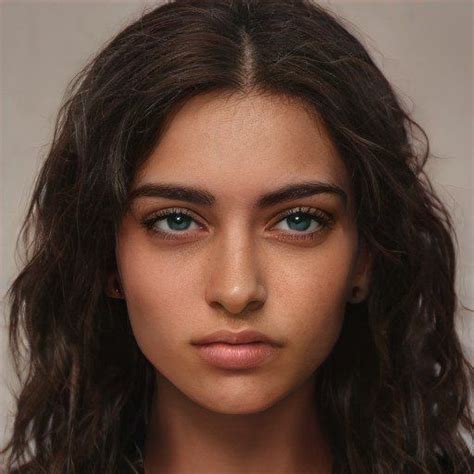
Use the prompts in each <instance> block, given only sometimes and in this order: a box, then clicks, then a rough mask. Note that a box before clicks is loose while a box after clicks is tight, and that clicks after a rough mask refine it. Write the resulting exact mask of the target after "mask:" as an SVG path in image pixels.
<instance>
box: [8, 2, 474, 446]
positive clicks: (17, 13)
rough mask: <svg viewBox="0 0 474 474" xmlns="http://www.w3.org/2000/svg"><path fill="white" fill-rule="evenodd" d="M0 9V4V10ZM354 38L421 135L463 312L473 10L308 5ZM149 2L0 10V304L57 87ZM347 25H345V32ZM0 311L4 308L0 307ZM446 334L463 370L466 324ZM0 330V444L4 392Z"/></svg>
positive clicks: (469, 319) (472, 242) (472, 301)
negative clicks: (443, 209)
mask: <svg viewBox="0 0 474 474" xmlns="http://www.w3.org/2000/svg"><path fill="white" fill-rule="evenodd" d="M0 2H1V0H0ZM320 3H321V4H323V5H326V6H327V5H329V6H330V8H332V9H333V11H335V12H336V13H339V14H340V15H342V16H343V17H344V18H345V19H346V20H347V21H346V22H345V24H346V25H347V26H348V27H349V28H351V29H352V31H353V32H355V33H356V35H357V36H358V37H359V38H361V39H362V40H363V42H364V44H365V45H366V46H367V47H368V48H369V50H370V51H371V52H372V56H373V58H374V60H375V61H376V62H377V64H378V65H379V66H380V67H381V68H382V70H383V71H384V72H385V74H386V76H387V77H388V79H389V80H390V81H391V83H392V84H393V85H394V86H395V89H396V91H397V92H398V93H399V94H400V95H401V97H402V99H403V101H404V103H406V104H407V107H408V109H409V110H410V111H411V112H412V116H413V117H414V118H415V120H417V121H418V123H420V125H422V126H423V127H424V129H425V130H426V132H427V134H428V136H429V138H430V144H431V149H432V152H433V154H434V155H435V157H433V158H431V159H430V160H429V164H428V166H427V169H428V171H429V175H430V177H431V178H432V180H433V182H434V184H435V188H436V189H437V190H438V192H439V194H440V195H441V197H442V198H443V200H444V202H445V203H446V204H447V205H448V207H449V209H450V210H451V212H452V214H453V217H454V222H455V225H456V229H457V233H458V237H459V249H458V274H457V282H456V287H457V290H458V295H459V299H460V301H461V303H463V304H464V305H466V306H468V307H471V308H474V238H473V237H474V230H473V229H474V212H473V209H474V192H473V181H474V174H473V173H474V170H473V128H474V127H473V75H472V63H473V36H472V28H473V4H472V3H471V2H468V1H464V2H457V1H452V0H445V1H441V2H440V1H437V2H432V1H404V2H401V1H399V2H395V1H392V2H389V1H377V2H374V1H372V2H360V1H355V0H353V1H332V2H327V1H326V2H320ZM154 4H157V2H150V1H138V0H137V1H128V2H125V1H108V2H107V1H102V2H97V1H96V2H88V3H86V2H80V1H63V2H39V1H34V0H31V1H15V2H3V3H1V4H0V18H1V63H0V68H1V71H0V91H1V96H0V98H1V109H0V113H1V115H0V120H1V127H0V133H1V134H0V150H1V163H0V186H1V194H0V196H1V204H0V225H1V233H0V271H1V274H0V294H1V295H4V294H5V292H6V290H7V288H8V285H9V284H10V283H11V281H12V280H13V277H14V276H15V274H16V271H17V267H16V264H15V259H14V250H15V240H16V237H17V234H18V232H19V229H20V224H21V221H22V218H23V217H24V213H25V210H26V204H27V202H28V198H29V196H30V192H31V188H32V183H33V179H34V177H35V176H36V173H37V172H38V169H39V167H40V164H41V162H42V160H43V159H44V158H45V155H46V153H47V151H48V147H49V145H50V143H51V139H52V134H53V127H54V122H55V118H56V114H57V111H58V108H59V105H60V102H61V99H62V97H63V93H64V90H65V87H66V84H67V82H68V81H69V80H70V79H71V78H72V77H73V75H74V74H75V73H77V72H78V71H79V70H80V69H81V68H82V66H83V65H84V64H85V62H86V60H87V59H88V58H89V57H90V56H91V55H93V54H94V53H95V52H96V51H98V50H99V49H100V48H101V46H102V45H103V44H104V42H105V41H106V40H108V39H109V38H111V37H112V35H113V34H114V33H116V32H118V31H119V30H120V29H121V28H122V27H124V26H125V25H126V24H127V23H129V22H130V21H132V20H133V19H136V18H137V17H138V16H139V15H140V12H141V10H142V8H143V7H144V6H150V5H154ZM351 23H353V25H351ZM2 304H4V301H2ZM457 316H458V319H457V329H458V332H459V335H460V337H461V342H462V344H463V347H464V349H465V350H466V352H467V354H468V356H469V358H470V359H471V361H473V362H474V324H473V315H472V313H468V312H467V311H460V312H459V314H458V315H457ZM6 337H7V333H6V325H5V322H4V321H3V320H2V326H1V327H0V377H1V379H0V444H2V445H3V443H4V441H5V440H6V435H7V433H8V430H9V426H10V423H11V417H10V418H9V417H8V413H9V412H11V411H12V410H13V398H12V396H11V395H10V388H12V389H14V388H15V387H16V384H15V380H14V377H13V374H12V368H11V363H10V360H9V358H8V354H7V347H6Z"/></svg>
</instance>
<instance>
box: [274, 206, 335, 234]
mask: <svg viewBox="0 0 474 474" xmlns="http://www.w3.org/2000/svg"><path fill="white" fill-rule="evenodd" d="M279 217H282V219H281V220H280V221H278V224H280V223H285V224H286V225H287V226H288V228H289V230H290V231H293V230H295V231H296V233H295V232H290V236H291V237H290V238H291V239H296V240H297V239H314V238H315V237H316V236H317V235H319V234H320V233H321V232H323V231H324V230H326V229H329V228H331V227H332V224H333V218H332V216H330V215H329V214H327V213H325V212H323V211H321V210H319V209H314V208H311V207H298V208H294V209H290V210H289V211H286V212H285V213H283V214H281V215H280V216H279ZM308 230H310V231H309V232H306V231H308ZM284 238H285V237H284Z"/></svg>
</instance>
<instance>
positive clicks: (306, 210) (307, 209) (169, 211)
mask: <svg viewBox="0 0 474 474" xmlns="http://www.w3.org/2000/svg"><path fill="white" fill-rule="evenodd" d="M293 210H295V211H296V210H298V212H301V213H303V214H309V215H312V214H313V213H314V212H316V213H318V212H320V213H322V214H324V215H325V216H326V217H327V218H328V219H332V218H333V216H332V214H331V213H328V212H326V211H324V210H322V209H319V208H316V207H312V206H305V205H294V206H289V207H287V208H285V209H284V210H282V211H280V212H279V213H278V214H277V215H276V216H275V217H274V219H284V218H285V217H286V216H287V214H288V213H289V212H290V211H293ZM183 211H184V212H183ZM180 213H181V214H184V215H188V216H190V217H192V218H193V219H194V220H197V221H198V223H199V224H200V225H202V223H201V220H204V219H203V218H202V217H201V216H200V215H199V214H198V213H196V212H195V211H192V210H191V209H188V208H185V207H170V208H166V209H162V210H160V211H156V212H155V213H151V215H150V217H148V218H147V219H146V220H150V219H153V218H155V217H156V218H164V217H166V216H168V215H173V214H180ZM277 222H279V220H277Z"/></svg>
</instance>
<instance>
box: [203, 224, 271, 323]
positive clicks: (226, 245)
mask: <svg viewBox="0 0 474 474" xmlns="http://www.w3.org/2000/svg"><path fill="white" fill-rule="evenodd" d="M256 251H257V248H256V241H255V240H254V238H253V237H252V234H251V232H250V231H249V230H248V227H246V226H245V225H229V226H228V227H227V230H225V231H224V230H222V232H221V233H220V235H216V238H215V242H214V243H213V248H212V250H211V257H210V258H211V264H210V268H209V271H210V272H211V275H210V278H209V281H208V285H207V288H206V299H207V302H208V303H209V304H210V305H216V304H219V305H220V306H222V307H223V308H225V310H226V311H227V312H230V313H233V314H237V313H241V312H243V311H245V310H246V309H248V307H250V306H252V307H255V306H260V305H261V304H262V303H263V302H264V300H265V290H264V287H263V286H262V281H261V279H262V275H261V274H260V271H259V266H258V259H257V255H256Z"/></svg>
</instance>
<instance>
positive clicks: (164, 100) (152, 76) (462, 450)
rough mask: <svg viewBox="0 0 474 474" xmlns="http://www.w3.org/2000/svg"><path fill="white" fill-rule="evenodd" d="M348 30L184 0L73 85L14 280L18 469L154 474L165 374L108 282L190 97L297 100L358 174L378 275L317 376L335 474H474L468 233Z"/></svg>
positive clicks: (231, 2)
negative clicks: (459, 235) (154, 411)
mask: <svg viewBox="0 0 474 474" xmlns="http://www.w3.org/2000/svg"><path fill="white" fill-rule="evenodd" d="M343 25H344V21H343V20H342V19H339V18H337V17H336V16H335V15H334V14H332V13H331V12H329V11H327V10H326V9H323V8H322V7H321V6H319V5H317V4H315V3H313V2H310V1H309V0H207V1H206V0H179V1H175V2H169V3H166V4H162V5H160V6H157V7H155V8H152V9H151V10H150V11H145V12H143V14H142V15H141V17H140V18H139V19H138V20H137V21H135V22H133V24H130V25H129V26H127V27H126V28H125V29H123V31H121V32H120V33H119V34H117V35H116V36H115V37H114V38H113V39H112V40H111V41H110V42H109V43H108V44H107V45H106V46H105V47H104V48H103V49H102V50H101V51H100V52H99V53H98V54H97V55H96V56H95V57H94V58H93V59H92V60H91V61H90V62H89V63H88V64H87V65H86V66H85V67H84V69H83V70H82V71H81V72H80V73H79V74H78V75H77V76H76V77H75V78H73V80H72V81H71V83H70V84H69V87H68V91H67V96H66V98H65V100H64V102H63V105H62V107H61V109H60V111H59V114H58V118H57V123H56V128H55V134H54V138H53V142H52V144H51V148H50V150H49V153H48V156H47V158H46V160H45V162H44V164H43V166H42V169H41V171H40V173H39V175H38V177H37V180H36V182H35V187H34V190H33V195H32V199H31V204H30V207H29V209H28V213H27V216H26V218H25V222H24V225H23V227H22V230H21V237H22V241H23V245H24V247H25V257H24V262H23V267H22V269H21V271H20V272H19V274H18V275H17V277H16V279H15V280H14V281H13V283H12V285H11V287H10V288H9V291H8V296H9V317H10V345H11V351H12V354H13V357H14V360H15V361H16V370H17V373H18V375H19V377H20V379H21V383H22V387H21V391H20V393H19V396H18V398H17V413H16V416H15V419H14V426H13V432H12V436H11V439H10V440H9V442H8V445H7V446H6V447H5V448H4V450H3V453H4V454H5V453H8V458H7V472H10V471H11V472H15V473H35V474H38V473H47V474H60V473H68V474H75V473H80V474H84V473H93V474H95V473H101V474H108V473H122V472H124V473H125V472H140V471H141V470H142V467H141V462H140V454H141V452H142V449H143V443H144V435H145V424H146V421H147V416H148V415H147V413H148V408H149V404H150V397H151V394H152V391H153V383H154V370H155V369H154V367H152V366H151V364H150V363H149V362H148V361H147V360H146V359H145V357H144V355H143V354H142V353H141V351H140V350H139V348H138V346H137V344H136V341H135V339H134V337H133V334H132V331H131V328H130V325H129V320H128V314H127V310H126V305H125V303H124V301H123V300H117V299H112V298H108V297H107V296H106V295H105V293H104V287H105V283H106V277H107V275H108V273H109V272H110V270H111V269H113V268H114V265H115V261H114V243H115V232H116V230H117V228H118V226H119V224H120V221H121V217H122V216H123V213H124V211H125V210H126V205H127V197H128V192H129V189H130V184H131V180H132V179H133V177H134V174H135V172H136V170H137V169H138V167H139V166H140V165H141V164H142V163H143V162H144V160H146V159H147V157H148V156H149V154H150V152H151V151H152V150H153V148H154V147H155V145H156V143H157V141H158V139H159V137H160V136H161V135H162V133H163V131H164V128H165V126H166V123H167V120H169V118H170V117H171V116H172V114H174V113H176V112H177V111H178V110H179V108H180V106H181V105H183V104H184V103H185V102H186V101H187V100H189V99H190V98H192V97H194V96H196V95H197V94H202V93H205V92H208V91H217V90H218V91H221V92H222V93H227V94H231V93H235V92H240V93H244V94H246V93H250V92H255V93H262V94H276V95H285V96H288V97H292V98H297V99H300V100H301V101H302V102H303V103H304V104H306V105H307V106H308V107H309V108H310V109H311V110H313V112H314V114H315V117H316V116H317V117H318V118H320V119H321V120H323V121H324V123H325V125H326V127H327V130H328V133H329V134H330V137H331V139H332V141H333V143H334V144H335V145H336V147H337V150H338V153H339V154H340V156H341V158H342V159H343V160H344V163H345V165H346V166H347V169H348V170H349V172H350V176H351V177H352V183H353V186H354V196H355V205H356V209H357V216H356V217H357V227H358V231H359V235H360V236H361V238H363V239H364V240H365V242H366V243H367V244H368V246H369V248H370V252H371V254H372V256H373V272H372V286H371V292H370V295H369V297H368V298H367V300H366V301H364V302H362V303H360V304H353V305H352V304H348V305H347V316H349V317H346V318H345V322H344V326H343V329H342V332H341V335H340V338H339V340H338V342H337V343H336V345H335V347H334V349H333V351H332V353H331V354H330V355H329V357H328V358H327V359H326V360H325V362H324V363H323V364H322V366H321V367H320V368H319V370H318V371H317V384H318V385H317V386H318V399H317V400H315V403H317V404H318V408H319V412H320V413H321V414H322V422H323V423H324V426H325V428H326V430H327V433H328V436H329V442H330V445H331V448H332V450H333V454H334V462H335V466H334V467H335V472H336V473H356V474H364V473H373V474H388V473H410V474H414V473H415V474H416V473H420V474H422V473H423V474H447V473H463V474H467V473H468V472H470V466H469V462H470V461H469V460H470V453H469V449H468V446H467V443H466V442H465V440H464V439H463V437H462V436H461V434H460V429H461V428H463V429H465V430H467V432H468V433H470V432H472V429H473V419H472V414H471V412H470V410H469V403H468V398H469V391H470V388H471V387H472V371H473V367H472V365H470V364H469V361H468V360H467V359H466V357H465V355H464V354H463V352H462V347H461V345H460V341H459V339H458V336H457V335H456V332H455V325H454V322H455V314H456V312H457V310H458V307H459V304H458V300H457V297H456V293H455V288H454V280H455V270H456V254H455V246H454V242H455V240H456V235H455V232H454V229H453V225H452V222H451V218H450V216H449V214H448V211H447V209H446V208H445V206H444V205H443V204H442V202H441V201H440V199H439V198H438V197H437V195H436V193H435V191H434V189H433V187H432V185H431V184H430V181H429V179H428V177H427V176H426V174H425V172H424V165H425V162H426V160H427V159H428V156H429V155H430V150H429V141H428V138H427V137H426V134H425V132H424V131H423V129H422V128H421V127H420V126H419V125H418V124H417V123H416V122H415V121H414V120H413V119H412V118H411V117H410V116H409V114H408V113H407V112H406V111H405V110H404V109H403V107H402V105H401V101H400V99H399V98H398V97H397V95H396V93H395V92H394V90H393V88H392V87H391V85H390V84H389V82H388V81H387V80H386V78H385V77H384V75H383V74H382V73H381V71H380V70H379V69H378V67H377V66H376V65H375V64H374V62H373V60H372V59H371V57H370V56H369V54H368V53H367V51H366V49H365V48H364V47H363V46H362V44H361V42H360V41H359V40H358V39H356V37H355V36H354V34H352V33H350V32H349V29H348V27H347V26H343ZM417 131H418V132H421V135H420V136H421V137H423V140H421V142H423V143H424V144H425V146H424V147H417V146H416V143H415V141H416V140H417V139H416V133H415V132H417ZM420 148H423V149H422V150H421V149H420ZM23 338H24V340H25V342H26V346H25V347H23V346H22V340H23ZM23 351H24V353H25V354H26V357H25V358H23V355H22V353H23ZM15 467H16V469H15Z"/></svg>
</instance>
